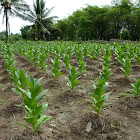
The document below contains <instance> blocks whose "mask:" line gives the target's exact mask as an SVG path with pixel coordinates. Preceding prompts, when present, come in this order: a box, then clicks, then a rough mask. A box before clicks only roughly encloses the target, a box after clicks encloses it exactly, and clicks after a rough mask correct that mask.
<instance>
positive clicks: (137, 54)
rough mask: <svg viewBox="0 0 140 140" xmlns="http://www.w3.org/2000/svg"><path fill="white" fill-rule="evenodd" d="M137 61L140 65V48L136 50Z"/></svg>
mask: <svg viewBox="0 0 140 140" xmlns="http://www.w3.org/2000/svg"><path fill="white" fill-rule="evenodd" d="M135 60H136V62H137V63H140V48H136V53H135Z"/></svg>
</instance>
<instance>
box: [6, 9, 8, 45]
mask: <svg viewBox="0 0 140 140" xmlns="http://www.w3.org/2000/svg"><path fill="white" fill-rule="evenodd" d="M7 43H8V15H7V11H6V44H7Z"/></svg>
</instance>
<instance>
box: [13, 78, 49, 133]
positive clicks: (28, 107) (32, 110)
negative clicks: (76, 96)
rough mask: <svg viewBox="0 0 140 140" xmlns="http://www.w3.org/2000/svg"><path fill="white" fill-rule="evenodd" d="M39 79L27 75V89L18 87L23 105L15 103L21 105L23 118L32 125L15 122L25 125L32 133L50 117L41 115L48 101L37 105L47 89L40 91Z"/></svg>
mask: <svg viewBox="0 0 140 140" xmlns="http://www.w3.org/2000/svg"><path fill="white" fill-rule="evenodd" d="M41 79H42V78H40V79H39V80H37V79H34V78H33V77H32V76H29V80H28V81H27V84H28V86H29V90H24V89H22V88H19V90H20V92H21V93H22V94H23V95H24V104H25V105H24V106H21V105H16V106H19V107H22V108H23V109H24V110H25V120H26V121H27V122H28V123H29V124H30V125H31V126H32V128H30V127H29V126H27V125H25V124H23V123H20V122H17V123H18V124H20V125H22V126H24V127H26V128H27V129H29V130H32V131H33V133H34V134H36V133H37V131H38V128H39V127H40V126H42V125H43V124H44V123H45V122H46V121H47V120H49V119H51V117H50V116H46V115H44V116H41V115H42V114H44V113H45V111H46V108H47V107H48V103H42V104H40V105H38V102H39V101H40V100H41V99H42V98H43V96H44V95H45V94H46V92H47V90H45V91H43V92H41V93H40V94H39V92H40V91H41V85H39V81H40V80H41Z"/></svg>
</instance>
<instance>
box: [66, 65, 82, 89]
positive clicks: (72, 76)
mask: <svg viewBox="0 0 140 140" xmlns="http://www.w3.org/2000/svg"><path fill="white" fill-rule="evenodd" d="M69 67H70V72H69V76H68V77H65V78H66V80H67V86H68V87H69V88H70V89H71V90H73V89H74V87H75V86H76V85H77V84H78V83H79V81H78V79H79V78H80V77H78V75H79V73H77V69H76V68H75V67H74V66H71V65H69Z"/></svg>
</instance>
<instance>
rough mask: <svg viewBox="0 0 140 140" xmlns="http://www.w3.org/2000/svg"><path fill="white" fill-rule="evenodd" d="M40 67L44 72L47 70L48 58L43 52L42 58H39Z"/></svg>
mask: <svg viewBox="0 0 140 140" xmlns="http://www.w3.org/2000/svg"><path fill="white" fill-rule="evenodd" d="M39 67H40V69H41V70H42V71H44V70H45V68H47V64H46V56H45V54H44V53H43V52H41V54H40V57H39Z"/></svg>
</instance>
